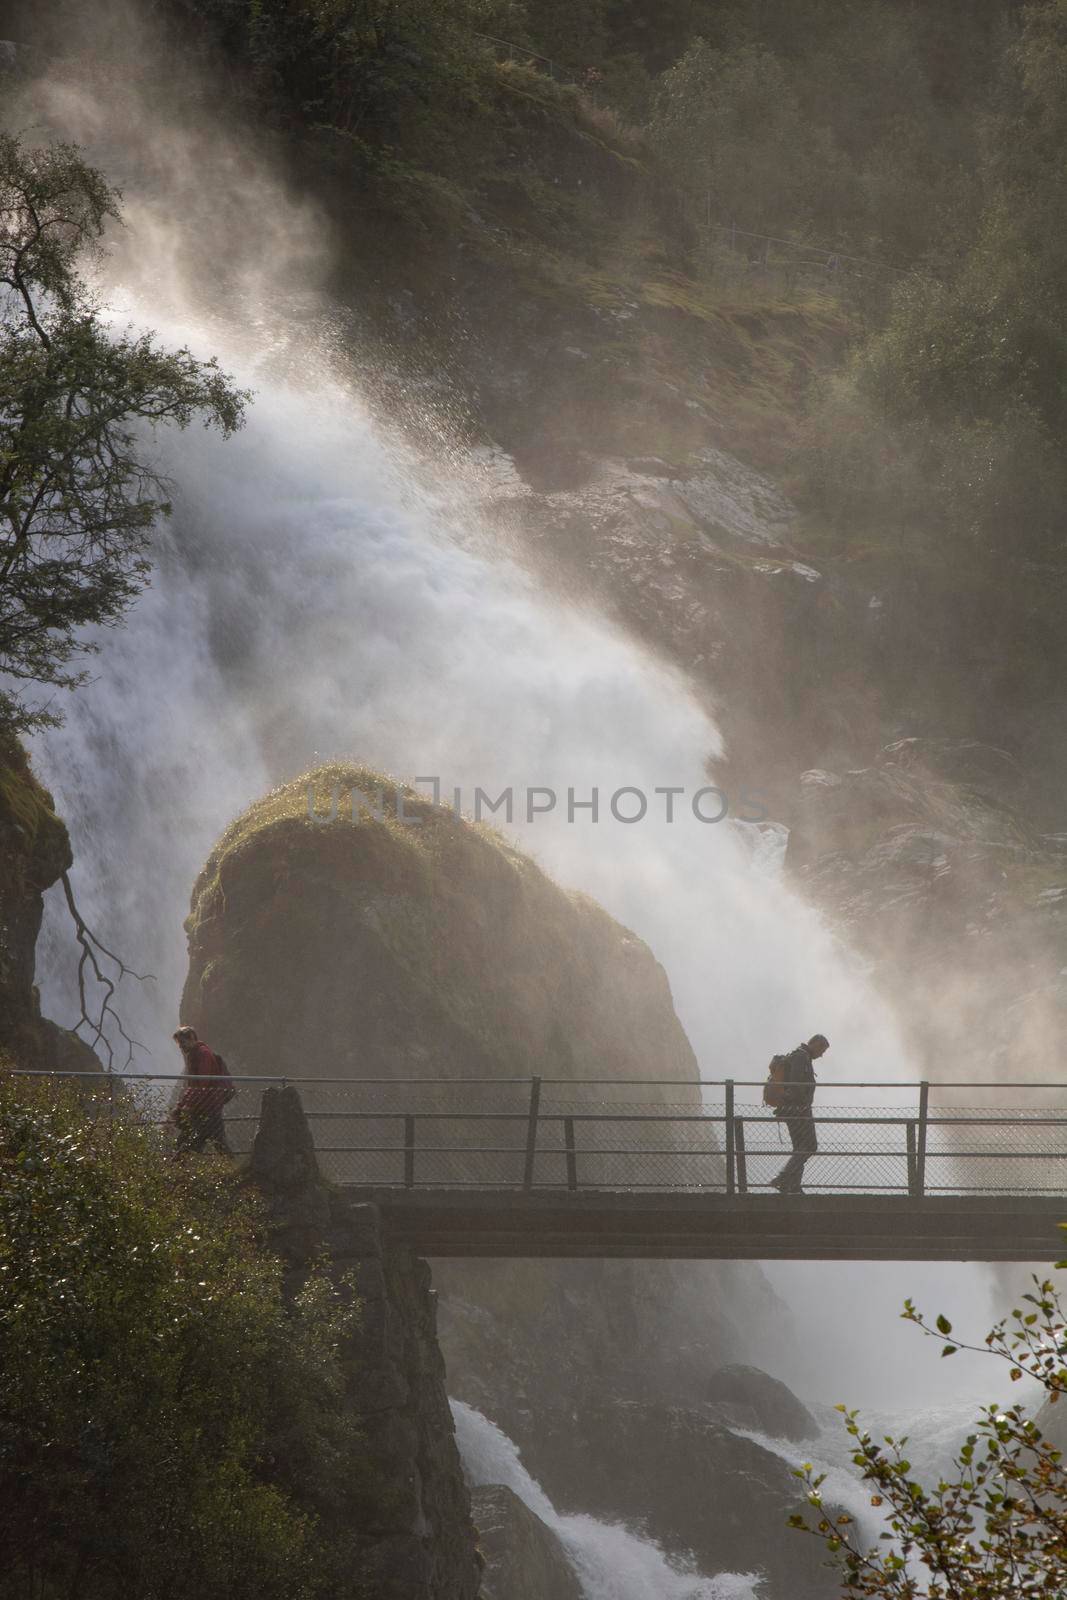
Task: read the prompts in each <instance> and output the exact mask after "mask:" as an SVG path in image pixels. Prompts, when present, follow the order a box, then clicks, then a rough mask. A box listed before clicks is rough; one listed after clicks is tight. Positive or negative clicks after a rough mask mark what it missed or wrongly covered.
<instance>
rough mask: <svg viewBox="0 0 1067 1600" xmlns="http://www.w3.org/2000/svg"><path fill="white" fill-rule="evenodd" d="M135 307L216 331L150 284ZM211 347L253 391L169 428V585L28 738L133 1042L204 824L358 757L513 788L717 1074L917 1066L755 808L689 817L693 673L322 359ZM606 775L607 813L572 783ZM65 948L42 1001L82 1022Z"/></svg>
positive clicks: (218, 824) (695, 756)
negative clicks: (448, 501) (131, 958)
mask: <svg viewBox="0 0 1067 1600" xmlns="http://www.w3.org/2000/svg"><path fill="white" fill-rule="evenodd" d="M137 316H138V321H143V322H148V323H152V324H155V325H156V326H162V330H163V333H164V336H165V337H167V338H170V339H173V340H178V339H180V340H181V341H183V342H189V343H190V344H192V345H193V347H194V348H207V346H208V343H209V340H208V337H207V335H205V333H204V332H203V331H202V330H200V329H198V328H197V327H196V326H195V325H194V326H190V325H189V324H188V323H185V324H182V325H180V326H175V327H169V326H167V325H166V323H165V319H164V318H162V317H161V316H160V315H158V314H154V311H153V308H152V307H151V306H143V307H138V308H137ZM211 342H213V343H214V345H215V346H216V347H217V345H218V339H217V338H216V339H215V340H214V341H211ZM222 354H223V359H224V361H226V362H227V363H228V364H233V365H235V366H236V367H237V370H238V373H239V376H240V377H241V379H242V380H243V381H248V382H250V383H251V384H252V385H253V386H254V387H255V389H256V390H257V396H256V400H255V403H254V405H253V408H252V411H251V416H250V420H249V424H248V427H247V429H246V430H245V431H244V433H242V434H241V435H239V436H238V437H237V438H236V439H234V440H232V441H230V442H228V443H224V442H222V441H220V440H218V439H217V438H215V437H214V436H211V435H208V434H206V433H195V432H190V433H189V434H187V435H182V436H177V437H169V438H167V439H166V441H165V457H166V466H167V470H168V471H169V472H170V473H171V475H172V476H173V479H174V481H175V484H176V506H177V511H176V517H175V521H174V523H173V525H172V527H171V528H170V529H169V530H168V532H167V533H166V534H165V535H164V537H163V538H162V539H161V541H160V548H159V552H158V571H157V575H156V578H155V581H154V585H153V588H152V589H151V590H150V591H149V592H148V593H147V594H146V595H145V596H144V597H143V598H142V599H141V601H140V602H139V604H138V606H137V607H136V609H135V610H134V611H133V613H132V615H131V616H130V618H129V621H128V624H127V626H126V627H125V628H124V629H123V630H122V631H121V632H119V633H111V634H109V635H108V637H107V639H106V640H105V642H104V650H105V653H104V655H103V656H102V660H101V667H100V671H99V675H98V677H97V679H96V681H95V682H94V683H93V684H92V685H90V686H89V687H88V688H87V689H85V690H84V691H82V692H81V693H80V694H79V695H78V696H77V697H76V698H75V699H73V700H72V701H71V702H70V705H69V708H68V718H67V722H66V725H65V727H64V728H63V729H62V730H60V731H59V732H55V733H51V732H50V733H48V734H47V735H45V736H44V737H42V738H41V739H40V740H39V741H38V744H37V749H36V752H35V754H36V757H37V760H38V764H39V765H40V767H41V768H42V769H43V771H44V773H45V776H46V777H47V779H48V781H49V782H50V783H51V784H52V785H53V787H54V788H55V790H56V792H57V798H58V800H59V804H60V808H61V810H62V812H63V814H64V816H65V817H66V818H67V819H68V821H69V823H70V826H71V831H72V834H73V838H74V848H75V860H76V863H77V866H76V881H77V883H78V886H79V890H80V893H81V897H82V901H83V905H84V908H85V909H86V911H87V912H88V913H89V915H90V917H91V919H93V920H95V921H96V922H97V923H99V924H100V926H101V927H102V928H106V930H107V934H108V942H109V943H110V944H111V946H112V948H118V949H120V950H126V951H128V952H137V963H135V964H146V965H148V966H149V967H150V969H151V970H152V971H153V972H154V973H155V974H156V975H157V978H158V983H157V985H156V986H155V990H154V994H155V1001H154V1005H153V1006H150V1007H149V1008H148V1011H147V1013H146V1010H145V1001H146V996H145V995H142V994H138V993H137V992H136V991H130V992H129V993H128V994H127V995H126V996H125V1004H126V1006H127V1007H128V1008H129V1009H130V1010H131V1011H132V1012H133V1015H134V1021H135V1025H136V1029H137V1031H138V1032H139V1036H140V1037H141V1038H143V1039H145V1040H146V1042H147V1043H149V1044H150V1045H151V1046H152V1048H153V1051H154V1052H156V1053H155V1055H154V1057H153V1060H152V1061H151V1063H149V1062H147V1061H146V1062H145V1063H144V1064H145V1065H149V1064H151V1065H154V1066H156V1067H157V1068H158V1067H160V1066H161V1065H163V1066H166V1065H167V1064H168V1063H169V1060H170V1056H169V1054H168V1050H169V1046H168V1045H167V1043H166V1041H167V1040H168V1039H169V1035H170V1032H171V1031H172V1029H173V1026H174V1024H175V1022H176V1020H177V1018H176V1010H175V1008H176V1005H177V997H178V994H179V992H180V988H181V980H182V976H183V966H184V950H183V938H182V933H181V918H182V915H183V914H184V909H185V906H186V904H187V900H188V894H189V890H190V887H191V884H192V881H193V878H194V876H195V874H196V871H197V869H198V867H199V866H200V864H201V863H202V861H203V860H204V858H205V856H206V854H207V851H208V849H209V848H210V845H211V843H212V841H213V839H214V837H215V836H216V835H217V834H218V832H219V831H220V830H221V829H222V828H223V827H224V826H225V824H226V823H227V822H228V821H229V820H230V819H231V818H232V817H233V815H234V814H235V813H237V812H238V811H239V810H241V809H242V808H243V807H244V806H245V805H247V804H248V803H249V802H250V801H251V800H253V799H254V798H256V797H257V796H258V795H259V794H260V793H262V792H263V790H264V789H266V788H267V787H269V786H270V784H271V783H272V782H274V781H277V780H278V779H282V778H286V777H290V776H292V775H293V774H294V773H295V772H299V771H300V770H301V769H302V768H304V767H306V766H307V765H309V764H311V763H312V762H314V761H315V760H316V759H320V758H326V757H331V756H336V755H352V756H356V757H358V758H360V759H362V760H366V761H368V762H370V763H371V764H373V765H376V766H380V767H382V768H384V769H385V770H387V771H390V772H392V773H395V774H398V775H399V776H401V777H405V778H408V779H414V778H418V777H429V776H434V777H438V778H440V780H441V781H442V785H443V793H444V794H445V795H446V796H450V795H451V794H452V793H453V791H454V789H455V788H456V787H457V786H458V788H459V793H460V803H461V805H462V806H463V807H464V808H465V809H466V810H468V811H469V810H470V809H471V808H472V806H473V803H474V799H475V791H476V790H477V789H479V788H480V789H482V790H484V791H485V792H486V793H487V794H489V795H490V796H492V797H496V796H497V795H498V794H499V792H500V791H501V790H502V789H505V788H507V787H509V786H510V787H512V788H513V790H514V793H515V796H516V815H515V819H514V823H513V825H512V828H511V831H512V832H513V833H514V834H515V836H516V838H517V839H518V841H519V842H520V843H521V844H522V845H523V847H524V848H526V849H527V850H529V851H530V852H531V853H532V854H533V855H535V856H536V857H537V858H538V859H539V860H540V861H541V862H542V864H543V865H544V866H545V867H546V868H547V869H548V870H549V871H550V872H551V873H553V874H554V875H555V876H556V877H557V878H558V879H559V880H560V881H561V882H563V883H564V884H566V885H568V886H571V887H575V888H579V889H583V890H586V891H587V892H588V893H590V894H592V895H593V896H594V897H595V898H596V899H598V900H599V901H600V902H601V903H602V904H603V905H604V906H605V907H606V908H607V909H608V910H609V911H611V912H612V913H613V914H614V915H615V916H616V917H618V918H619V919H620V920H621V921H622V922H623V923H624V924H625V925H627V926H629V927H631V928H632V929H633V930H634V931H635V932H636V933H638V934H639V935H640V936H641V937H642V938H643V939H645V940H646V941H647V942H648V943H649V944H650V945H651V947H652V949H653V951H654V952H655V954H656V955H657V956H658V957H659V959H660V960H661V961H662V962H663V964H664V966H665V967H666V969H667V973H668V976H669V978H670V980H671V984H672V988H673V991H674V995H675V1000H676V1004H677V1007H678V1010H679V1013H680V1015H681V1018H682V1021H683V1023H684V1024H685V1026H686V1028H687V1030H688V1032H689V1035H690V1038H691V1039H692V1041H693V1044H694V1047H695V1049H696V1051H697V1054H698V1057H699V1059H700V1061H701V1066H702V1069H703V1071H704V1074H705V1075H706V1076H709V1077H725V1076H734V1077H738V1078H745V1077H750V1078H756V1077H759V1076H761V1075H762V1072H763V1069H764V1066H765V1063H766V1061H767V1059H768V1057H769V1056H770V1054H771V1053H772V1052H773V1051H774V1050H775V1049H780V1048H782V1047H784V1046H790V1045H791V1044H792V1043H793V1042H795V1040H796V1039H797V1038H799V1037H801V1036H802V1035H806V1034H808V1033H811V1032H813V1031H814V1030H815V1029H816V1028H818V1029H819V1030H820V1031H823V1032H825V1033H827V1034H828V1035H829V1036H830V1037H831V1039H832V1041H833V1048H834V1056H833V1058H832V1059H833V1060H834V1061H835V1062H839V1063H840V1065H839V1068H838V1071H839V1073H840V1075H842V1076H854V1075H855V1074H856V1073H857V1072H860V1071H862V1073H863V1074H864V1075H866V1076H900V1075H902V1074H903V1073H904V1072H905V1071H906V1063H905V1060H904V1056H903V1052H902V1050H901V1048H900V1045H899V1042H898V1040H897V1036H896V1032H895V1029H894V1025H893V1022H892V1019H891V1017H890V1015H889V1013H888V1010H887V1008H886V1007H885V1006H884V1005H883V1004H882V1003H881V1002H880V1001H879V1000H878V999H877V997H876V996H875V995H874V994H873V993H872V992H871V990H870V989H869V988H868V986H867V985H866V984H865V983H864V981H863V979H862V978H861V976H860V975H859V974H858V973H857V972H856V971H854V970H853V969H852V967H851V965H850V963H849V961H848V959H847V958H846V956H845V955H844V954H843V952H842V951H841V950H839V949H838V947H837V946H836V944H835V942H834V940H833V939H832V937H831V935H830V934H829V932H828V931H827V930H826V929H825V928H824V927H823V926H822V924H821V923H820V921H819V919H818V917H817V916H816V914H815V913H814V912H813V911H811V910H810V909H809V908H807V907H805V906H804V905H803V904H802V903H801V902H800V901H799V900H798V899H797V898H796V897H795V896H794V895H793V894H792V893H791V892H790V891H789V889H788V888H787V887H786V886H785V885H784V883H783V882H782V880H781V877H780V875H779V874H777V873H776V872H775V871H774V870H773V869H771V870H768V869H767V868H766V867H765V866H764V865H761V861H760V859H759V857H758V855H755V856H754V854H753V852H752V851H751V850H750V848H749V845H748V841H747V839H746V836H745V832H746V830H745V829H744V827H743V826H742V825H739V824H737V823H736V822H734V821H731V820H730V819H729V818H727V819H725V820H723V821H722V822H719V823H713V822H704V821H701V820H698V818H697V817H696V815H695V814H694V810H693V805H692V797H694V796H695V795H697V794H698V792H699V791H700V790H701V789H703V788H705V787H706V786H707V783H708V779H707V776H706V773H705V761H706V759H707V758H708V757H709V756H710V757H712V758H714V756H715V755H716V754H717V753H718V752H719V750H720V740H719V736H718V733H717V730H716V728H715V727H714V725H713V724H712V723H711V721H710V720H709V718H708V717H707V715H706V714H705V712H704V711H703V710H702V709H701V708H700V707H699V706H698V704H697V701H696V699H695V698H694V696H693V695H692V693H691V692H690V690H689V688H688V687H687V685H686V683H685V681H684V680H683V679H682V677H681V676H680V675H679V674H677V673H675V672H673V671H672V670H671V669H670V668H668V667H667V666H665V665H663V664H662V663H659V662H657V661H656V660H654V659H653V658H652V657H651V656H649V655H648V654H647V653H646V652H645V651H643V650H642V649H640V648H639V647H638V646H637V645H635V644H634V643H632V642H631V641H630V640H628V639H626V638H624V637H623V636H621V635H620V634H618V633H617V632H615V631H614V630H613V629H612V628H610V627H609V626H608V625H607V624H606V623H605V622H604V621H603V620H601V619H599V618H598V617H597V616H595V615H592V614H590V613H588V612H582V611H579V610H576V609H568V608H566V607H564V606H561V605H559V604H556V603H553V602H550V601H549V599H548V598H547V597H545V596H544V595H543V594H540V593H539V592H538V590H537V588H536V587H535V585H534V584H533V582H532V580H531V579H530V578H529V577H527V576H526V575H525V574H524V573H522V572H521V571H520V570H519V569H518V568H517V567H516V566H515V565H513V564H512V563H510V562H508V561H507V560H505V559H498V558H497V557H496V556H495V555H493V554H492V553H491V552H490V553H486V550H485V541H484V538H483V539H478V538H476V537H475V536H476V535H477V534H478V528H477V515H476V509H475V508H472V512H471V515H470V516H469V518H468V519H466V521H465V523H463V524H460V523H459V521H458V519H457V516H456V513H455V510H454V509H452V510H445V509H442V506H441V504H440V498H438V497H435V496H434V495H433V494H431V493H429V492H427V491H426V489H425V488H423V487H422V485H421V482H420V473H421V472H422V471H423V468H422V464H420V463H416V462H414V461H412V460H410V459H405V457H404V455H403V454H402V453H401V452H400V451H399V449H398V448H397V447H396V446H391V447H389V448H387V447H386V444H385V442H384V441H383V439H382V438H381V436H380V435H379V434H378V433H377V431H376V430H375V428H374V426H373V424H372V422H371V420H370V418H369V417H368V415H367V413H366V411H365V410H364V409H363V407H362V406H361V404H360V401H359V399H358V397H357V396H354V395H353V394H351V393H349V392H347V391H346V390H345V389H344V388H343V387H342V386H341V385H340V384H339V383H338V382H337V381H336V380H335V379H333V378H331V377H330V376H329V375H328V374H326V373H323V374H321V375H315V374H313V373H309V374H308V385H307V387H305V388H297V387H295V386H294V385H292V384H289V383H286V382H283V381H280V380H277V379H271V378H269V377H267V376H265V374H264V373H263V372H262V371H257V370H256V368H255V366H254V365H252V366H251V367H250V366H249V364H248V362H247V359H245V358H241V359H236V360H235V359H234V358H233V355H232V352H227V351H225V350H224V351H223V352H222ZM441 498H443V496H442V497H441ZM671 788H674V789H677V790H678V791H680V792H681V795H682V798H680V799H678V800H677V802H676V810H675V816H674V820H673V821H668V820H667V816H666V805H667V801H666V799H665V798H664V796H663V793H662V791H664V790H667V789H671ZM622 789H626V790H627V791H628V794H627V796H626V797H625V798H624V799H623V800H620V802H619V805H618V810H619V811H620V812H626V811H628V812H629V813H630V814H634V813H636V812H637V811H638V810H639V809H640V808H641V805H642V804H643V803H647V807H648V810H647V815H646V816H645V817H644V818H643V819H642V820H640V821H636V822H632V823H631V822H625V821H621V820H618V819H617V818H616V817H615V816H613V815H612V814H611V811H610V809H609V805H610V799H611V797H612V796H613V795H616V794H617V793H618V792H619V791H620V790H622ZM549 790H550V791H553V792H554V793H555V795H556V796H557V797H558V798H557V803H556V806H555V809H554V811H553V812H552V813H551V814H546V815H537V816H535V817H534V819H533V820H532V821H527V820H525V817H526V812H525V806H526V804H527V803H528V796H529V794H530V791H549ZM594 790H597V791H599V795H600V802H599V804H600V812H599V817H598V818H597V819H596V820H594V818H593V816H592V814H591V813H590V811H589V810H587V809H582V808H581V802H582V801H587V800H588V799H589V797H590V796H591V795H592V792H593V791H594ZM657 791H659V793H657ZM571 792H573V797H574V800H575V802H576V805H575V808H574V811H573V820H571V819H570V818H569V817H568V814H567V810H568V796H569V794H570V793H571ZM728 798H729V797H728ZM535 803H536V804H542V803H544V801H543V799H541V800H538V801H536V802H535ZM703 809H704V811H705V814H707V815H714V814H715V813H716V811H717V810H720V809H721V804H720V803H719V802H717V801H716V800H714V799H706V800H705V801H704V802H703ZM51 948H52V951H53V955H54V957H55V959H53V961H52V962H51V963H49V964H47V965H46V970H45V980H46V981H45V990H46V1000H47V1003H48V1004H50V1005H51V1007H52V1008H53V1010H54V1011H55V1012H56V1013H57V1014H58V1015H59V1016H60V1018H61V1019H62V1017H64V1016H65V1017H67V1018H69V1016H70V985H69V973H68V974H67V975H66V988H65V992H64V976H63V973H62V968H61V966H60V964H59V960H58V954H59V952H58V947H57V946H56V945H53V946H52V947H51ZM160 1052H162V1055H160ZM605 1070H606V1071H607V1070H609V1065H608V1064H605Z"/></svg>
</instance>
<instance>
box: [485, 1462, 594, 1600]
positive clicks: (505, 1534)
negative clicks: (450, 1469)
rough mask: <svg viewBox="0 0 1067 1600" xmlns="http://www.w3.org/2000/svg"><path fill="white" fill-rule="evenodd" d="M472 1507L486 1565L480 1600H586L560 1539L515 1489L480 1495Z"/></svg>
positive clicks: (499, 1487)
mask: <svg viewBox="0 0 1067 1600" xmlns="http://www.w3.org/2000/svg"><path fill="white" fill-rule="evenodd" d="M471 1507H472V1510H473V1514H474V1522H475V1526H476V1527H477V1529H478V1544H479V1548H480V1549H481V1552H482V1556H483V1558H484V1560H485V1574H484V1576H483V1578H482V1591H481V1596H480V1600H582V1590H581V1588H580V1586H579V1583H578V1580H577V1578H576V1577H575V1575H574V1571H573V1569H572V1567H571V1565H570V1562H569V1561H568V1560H567V1557H566V1554H565V1552H564V1549H563V1546H562V1545H561V1544H560V1541H559V1539H558V1538H557V1537H556V1535H555V1534H554V1533H553V1532H552V1530H551V1528H549V1527H546V1525H545V1524H544V1523H543V1522H542V1521H541V1519H540V1518H539V1517H535V1516H534V1514H533V1512H532V1511H531V1510H530V1509H529V1507H528V1506H527V1505H525V1504H524V1503H523V1501H521V1500H520V1499H519V1497H518V1495H517V1494H515V1492H514V1491H513V1490H512V1489H509V1488H507V1487H506V1486H505V1485H504V1484H490V1485H488V1486H486V1487H484V1488H480V1489H474V1490H473V1491H472V1492H471Z"/></svg>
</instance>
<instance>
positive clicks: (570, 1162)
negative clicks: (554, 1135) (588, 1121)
mask: <svg viewBox="0 0 1067 1600" xmlns="http://www.w3.org/2000/svg"><path fill="white" fill-rule="evenodd" d="M563 1143H564V1144H565V1145H566V1147H567V1188H568V1189H577V1187H578V1153H577V1151H576V1150H575V1148H574V1118H573V1117H564V1119H563Z"/></svg>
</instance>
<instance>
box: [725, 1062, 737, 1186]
mask: <svg viewBox="0 0 1067 1600" xmlns="http://www.w3.org/2000/svg"><path fill="white" fill-rule="evenodd" d="M736 1148H737V1147H736V1144H735V1142H734V1080H733V1079H732V1078H727V1080H726V1193H727V1194H735V1193H736V1192H737V1178H736V1163H735V1155H734V1152H735V1150H736Z"/></svg>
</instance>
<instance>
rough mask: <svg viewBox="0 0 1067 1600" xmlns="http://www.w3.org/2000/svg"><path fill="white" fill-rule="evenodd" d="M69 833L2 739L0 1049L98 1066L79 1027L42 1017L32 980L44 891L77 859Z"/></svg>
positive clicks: (14, 747) (67, 1066)
mask: <svg viewBox="0 0 1067 1600" xmlns="http://www.w3.org/2000/svg"><path fill="white" fill-rule="evenodd" d="M71 862H72V856H71V848H70V838H69V836H68V834H67V830H66V828H65V826H64V825H63V822H62V821H61V820H60V818H59V817H58V816H57V815H56V812H55V805H54V802H53V800H52V796H51V795H50V794H49V793H48V790H47V789H45V788H43V787H42V785H41V784H40V783H38V781H37V779H36V778H35V777H34V774H33V770H32V768H31V766H30V762H29V758H28V756H27V755H26V752H25V751H24V750H23V749H22V747H21V746H20V745H18V744H17V743H16V742H15V741H14V740H13V739H6V740H4V741H3V743H2V744H0V1056H2V1055H5V1054H6V1055H8V1056H10V1058H11V1060H12V1061H14V1062H16V1063H17V1064H18V1065H19V1066H20V1067H23V1068H33V1067H36V1068H38V1069H42V1070H48V1071H54V1070H56V1069H62V1070H66V1071H69V1072H79V1071H80V1072H96V1071H99V1070H100V1063H99V1061H98V1060H97V1058H96V1057H95V1056H94V1055H93V1053H92V1051H91V1050H90V1049H89V1048H88V1046H87V1045H85V1044H84V1043H83V1042H82V1041H81V1040H80V1039H78V1038H76V1037H75V1035H74V1034H72V1033H69V1032H68V1031H67V1030H66V1029H65V1028H60V1027H57V1026H56V1024H55V1023H54V1022H50V1021H49V1020H48V1019H47V1017H42V1015H41V1007H40V998H39V995H38V992H37V987H36V984H35V982H34V977H35V963H36V949H37V935H38V934H39V933H40V931H41V918H42V916H43V914H44V891H45V890H46V889H50V888H51V887H52V885H53V884H54V883H57V882H58V881H59V879H60V877H61V876H62V875H63V873H65V872H66V871H67V870H68V869H69V867H70V866H71Z"/></svg>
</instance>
